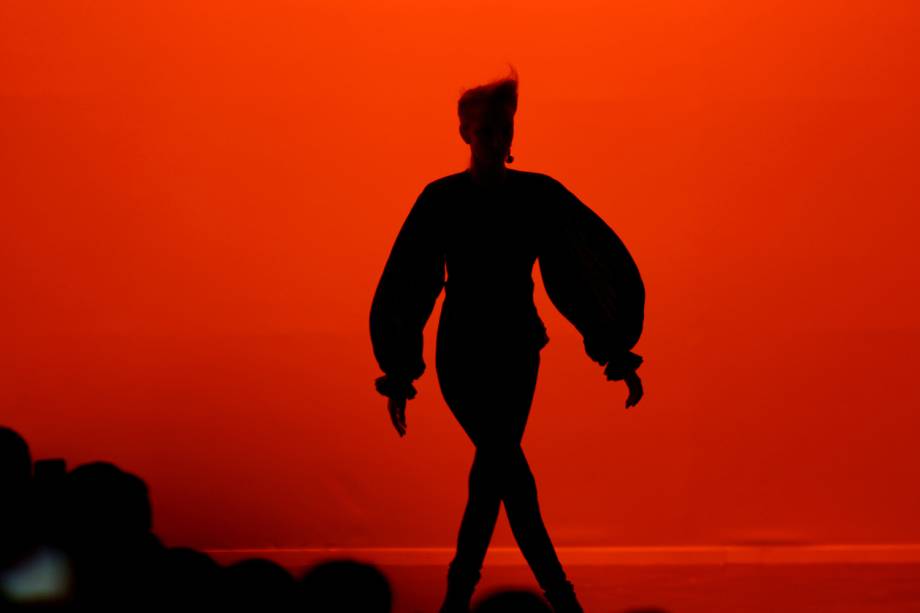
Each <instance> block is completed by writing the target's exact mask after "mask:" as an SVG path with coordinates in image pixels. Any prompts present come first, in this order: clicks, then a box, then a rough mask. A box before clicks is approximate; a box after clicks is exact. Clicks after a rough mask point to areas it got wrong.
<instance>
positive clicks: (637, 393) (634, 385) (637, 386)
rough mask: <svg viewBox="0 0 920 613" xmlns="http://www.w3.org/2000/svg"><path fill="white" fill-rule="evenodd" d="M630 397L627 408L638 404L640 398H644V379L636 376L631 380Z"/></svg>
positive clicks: (627, 400)
mask: <svg viewBox="0 0 920 613" xmlns="http://www.w3.org/2000/svg"><path fill="white" fill-rule="evenodd" d="M628 385H629V397H627V398H626V408H627V409H628V408H629V407H631V406H636V405H637V404H639V400H641V399H642V396H643V395H644V392H643V390H642V381H641V380H640V379H639V377H638V376H636V377H635V378H634V379H632V380H631V381H629V383H628Z"/></svg>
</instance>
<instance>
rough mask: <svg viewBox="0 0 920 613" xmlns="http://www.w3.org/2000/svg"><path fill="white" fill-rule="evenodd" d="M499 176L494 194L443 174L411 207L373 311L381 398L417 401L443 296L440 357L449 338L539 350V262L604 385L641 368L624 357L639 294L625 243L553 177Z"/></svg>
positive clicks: (466, 174)
mask: <svg viewBox="0 0 920 613" xmlns="http://www.w3.org/2000/svg"><path fill="white" fill-rule="evenodd" d="M505 172H506V175H505V179H504V181H502V182H501V183H499V184H496V185H491V186H483V185H480V184H478V183H476V182H475V181H474V180H473V178H472V174H471V173H470V171H469V170H466V171H463V172H459V173H454V174H451V175H447V176H445V177H442V178H440V179H437V180H435V181H432V182H431V183H429V184H428V185H426V186H425V188H424V189H423V190H422V193H421V194H420V195H419V197H418V198H417V200H416V202H415V204H414V205H413V207H412V209H411V210H410V212H409V215H408V217H407V218H406V221H405V222H404V224H403V226H402V228H401V229H400V232H399V234H398V236H397V238H396V241H395V243H394V245H393V248H392V250H391V252H390V256H389V258H388V260H387V263H386V265H385V267H384V270H383V274H382V275H381V278H380V282H379V283H378V285H377V290H376V292H375V294H374V299H373V302H372V304H371V312H370V332H371V341H372V344H373V349H374V355H375V357H376V359H377V362H378V364H379V365H380V367H381V370H383V372H384V376H383V377H380V378H378V379H377V381H376V385H377V390H378V391H379V392H380V393H382V394H384V395H386V396H403V397H409V398H412V397H414V396H415V388H414V387H413V386H412V381H414V380H415V379H417V378H418V377H420V376H421V375H422V373H423V372H424V371H425V362H424V360H423V359H422V330H423V328H424V326H425V323H426V322H427V321H428V318H429V317H430V315H431V312H432V310H433V309H434V304H435V302H436V300H437V297H438V295H439V294H440V292H441V289H442V288H445V287H446V296H445V300H444V304H443V306H442V309H441V318H440V322H439V326H438V348H437V349H438V352H440V351H441V346H442V344H443V343H445V342H448V341H451V342H453V343H459V344H463V345H464V346H465V347H468V348H475V350H473V349H471V355H472V354H473V353H478V354H479V355H485V354H488V353H491V352H495V351H501V350H502V349H503V348H507V347H519V348H532V349H537V350H539V349H540V348H542V347H543V346H545V345H546V343H547V342H548V341H549V338H548V336H547V335H546V327H545V325H544V324H543V322H542V320H541V319H540V317H539V315H538V314H537V310H536V306H535V305H534V302H533V288H534V283H533V279H532V276H531V275H532V271H533V266H534V263H535V262H536V261H539V262H540V272H541V275H542V277H543V282H544V287H545V288H546V291H547V295H548V296H549V298H550V300H551V301H552V302H553V304H554V305H555V306H556V308H558V309H559V311H560V312H561V313H562V314H563V315H564V316H565V317H566V318H567V319H568V320H569V321H570V322H571V323H572V324H573V325H574V326H575V327H576V329H578V331H579V332H580V333H581V334H582V336H583V338H584V344H585V350H586V352H587V354H588V355H589V357H591V359H593V360H594V361H596V362H597V363H599V364H601V365H606V370H605V373H606V375H607V378H608V379H610V380H621V379H623V377H624V376H625V374H626V373H627V372H629V371H631V370H634V369H635V368H637V367H638V366H639V365H640V364H641V363H642V358H641V356H639V355H637V354H635V353H633V352H632V351H630V350H631V349H632V348H633V346H634V345H635V344H636V342H637V341H638V340H639V336H640V335H641V333H642V323H643V313H644V304H645V288H644V286H643V283H642V279H641V277H640V275H639V271H638V268H637V267H636V265H635V262H634V261H633V259H632V257H631V256H630V254H629V251H628V250H627V249H626V247H625V245H624V244H623V242H622V241H621V240H620V239H619V237H618V236H617V235H616V234H615V233H614V231H613V230H612V229H611V228H610V227H609V226H607V224H606V223H605V222H604V221H603V220H602V219H601V218H600V217H599V216H597V215H596V214H595V213H594V212H593V211H592V210H591V209H590V208H588V207H587V206H586V205H585V204H584V203H582V202H581V201H580V200H579V199H578V198H577V197H576V196H575V195H574V194H572V192H570V191H569V190H568V189H566V188H565V187H564V186H563V185H562V184H561V183H559V182H558V181H557V180H555V179H553V178H552V177H549V176H548V175H544V174H541V173H535V172H525V171H519V170H512V169H510V168H509V169H506V171H505ZM445 267H446V269H447V278H446V280H445Z"/></svg>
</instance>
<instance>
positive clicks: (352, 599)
mask: <svg viewBox="0 0 920 613" xmlns="http://www.w3.org/2000/svg"><path fill="white" fill-rule="evenodd" d="M300 587H301V593H302V595H303V599H304V604H305V605H306V610H307V611H310V612H311V613H333V612H340V611H356V612H357V611H361V612H363V613H390V611H391V610H392V608H393V592H392V590H391V588H390V581H389V580H388V579H387V578H386V576H385V575H384V574H383V573H382V572H381V571H380V570H378V569H377V568H376V567H374V566H372V565H370V564H365V563H363V562H358V561H356V560H349V559H342V560H328V561H326V562H322V563H320V564H318V565H316V566H314V567H312V568H310V569H309V570H308V571H307V572H306V574H305V575H304V577H303V578H302V579H301V580H300Z"/></svg>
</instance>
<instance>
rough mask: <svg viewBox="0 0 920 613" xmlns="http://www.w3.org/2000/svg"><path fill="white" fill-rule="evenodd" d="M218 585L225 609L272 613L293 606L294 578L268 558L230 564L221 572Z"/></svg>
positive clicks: (289, 608) (289, 609)
mask: <svg viewBox="0 0 920 613" xmlns="http://www.w3.org/2000/svg"><path fill="white" fill-rule="evenodd" d="M221 585H222V589H221V591H222V598H223V599H224V604H225V607H224V609H227V608H228V607H232V608H233V609H238V610H243V611H259V612H261V611H266V612H271V611H291V610H293V608H294V602H295V596H296V583H295V581H294V577H293V576H291V574H290V573H289V572H288V571H287V570H285V569H284V568H282V567H281V566H280V565H278V564H276V563H275V562H272V561H271V560H265V559H262V558H251V559H248V560H242V561H240V562H236V563H234V564H231V565H230V566H227V567H226V568H224V569H223V571H222V577H221Z"/></svg>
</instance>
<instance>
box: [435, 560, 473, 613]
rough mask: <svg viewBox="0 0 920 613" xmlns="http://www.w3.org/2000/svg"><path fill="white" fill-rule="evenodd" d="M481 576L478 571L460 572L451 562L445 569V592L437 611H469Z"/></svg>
mask: <svg viewBox="0 0 920 613" xmlns="http://www.w3.org/2000/svg"><path fill="white" fill-rule="evenodd" d="M481 576H482V573H481V572H480V571H474V572H470V571H466V572H460V571H458V570H457V569H456V567H455V566H454V565H453V564H452V565H451V567H450V569H449V570H448V571H447V593H446V594H445V595H444V602H442V603H441V608H440V609H439V610H438V613H470V602H471V601H472V599H473V592H474V591H475V590H476V584H477V583H479V579H480V577H481Z"/></svg>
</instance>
